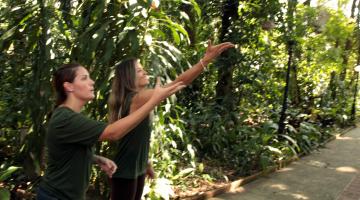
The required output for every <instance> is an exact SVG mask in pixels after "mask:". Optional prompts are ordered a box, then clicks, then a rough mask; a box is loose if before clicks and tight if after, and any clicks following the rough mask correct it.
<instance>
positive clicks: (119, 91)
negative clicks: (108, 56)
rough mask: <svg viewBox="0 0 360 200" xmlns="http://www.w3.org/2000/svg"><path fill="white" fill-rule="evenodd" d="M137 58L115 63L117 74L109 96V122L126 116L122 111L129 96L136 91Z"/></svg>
mask: <svg viewBox="0 0 360 200" xmlns="http://www.w3.org/2000/svg"><path fill="white" fill-rule="evenodd" d="M137 60H138V59H137V58H128V59H126V60H123V61H122V62H120V63H119V64H117V65H115V75H114V78H113V81H112V86H111V93H110V97H109V102H108V103H109V122H110V123H112V122H114V121H116V120H118V119H120V118H122V117H124V116H122V111H123V108H124V106H125V105H124V104H125V101H126V99H127V97H128V96H129V95H131V94H134V93H135V92H136V84H135V78H136V70H135V64H136V62H137Z"/></svg>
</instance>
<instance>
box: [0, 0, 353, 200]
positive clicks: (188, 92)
mask: <svg viewBox="0 0 360 200" xmlns="http://www.w3.org/2000/svg"><path fill="white" fill-rule="evenodd" d="M316 2H317V1H315V0H307V1H301V2H300V1H296V0H288V1H277V0H248V1H239V0H213V1H209V0H163V1H161V2H160V5H159V6H158V7H156V8H155V7H154V6H151V5H155V3H157V1H154V2H152V1H151V0H137V1H136V0H131V1H124V0H104V1H97V0H78V1H75V0H62V1H60V0H0V52H1V53H0V63H1V67H0V123H1V126H0V199H8V198H10V196H11V197H12V198H13V199H16V198H18V199H21V198H26V199H28V198H31V196H32V195H33V193H34V190H35V189H36V187H37V184H38V182H39V176H40V175H41V174H42V173H43V171H44V168H45V163H46V162H45V160H46V158H45V155H44V152H45V149H44V137H45V133H46V125H47V121H48V120H49V114H50V113H51V110H52V108H53V106H54V101H53V100H54V97H53V95H52V91H51V90H52V89H51V84H50V82H51V75H52V73H53V71H54V69H56V68H57V67H59V66H60V65H62V64H63V63H68V62H72V61H77V62H79V63H81V64H83V65H84V66H86V67H87V68H88V69H89V70H90V73H91V75H92V78H93V79H94V80H95V81H96V90H97V92H96V98H95V100H94V101H92V102H91V103H90V104H88V105H87V106H86V108H85V110H84V111H83V113H84V114H86V115H89V117H92V118H94V119H97V120H103V121H106V120H107V119H106V114H107V98H108V95H109V89H110V83H111V79H112V76H113V74H112V72H113V69H114V65H115V63H117V62H119V61H121V60H122V59H124V58H126V57H138V58H140V60H141V62H142V63H143V65H144V66H145V68H146V70H147V71H148V72H149V73H150V74H151V75H152V79H153V78H154V77H156V76H161V77H162V80H163V82H166V81H169V80H171V79H174V78H175V77H176V74H179V73H181V72H182V71H184V70H186V69H187V68H188V67H190V66H191V64H195V63H196V62H198V60H199V59H200V58H201V57H202V56H203V54H204V51H205V49H206V44H207V41H208V40H209V39H211V40H212V41H213V42H214V43H220V42H225V41H230V42H232V43H234V44H236V48H235V49H231V50H229V51H227V52H225V53H223V54H222V56H221V57H220V58H219V59H217V60H216V61H214V62H213V63H212V64H210V65H209V66H208V69H207V70H206V71H205V72H204V73H203V74H202V75H200V77H198V78H197V79H196V80H195V81H194V82H193V84H192V85H191V86H189V87H188V88H186V89H184V90H183V91H181V92H180V93H178V94H177V95H176V96H173V97H172V98H169V99H168V100H166V102H164V103H163V104H162V105H161V106H159V107H157V109H156V110H155V111H154V131H153V134H152V142H151V148H152V149H151V155H150V159H151V161H152V162H153V165H154V167H155V171H156V173H157V177H158V179H157V181H152V182H148V186H149V188H148V187H147V188H146V190H145V191H146V193H147V198H149V199H161V198H166V197H168V196H169V194H170V193H171V190H166V189H164V188H166V186H169V187H170V186H172V188H177V189H176V191H182V190H185V191H186V188H188V187H198V186H199V185H200V183H202V182H203V181H208V182H209V181H217V180H222V179H231V176H234V177H239V176H246V175H249V174H252V173H254V172H256V171H259V170H262V169H265V168H266V167H268V166H271V165H274V164H276V163H277V162H279V161H281V160H286V159H287V158H290V157H292V156H297V155H299V154H304V153H309V152H310V151H311V150H313V149H315V148H317V147H319V146H321V144H322V143H323V142H324V141H325V140H326V139H328V138H330V137H331V136H332V132H333V130H334V128H336V127H345V126H348V125H351V124H353V122H354V120H355V119H356V108H357V101H356V97H357V82H358V72H356V71H355V70H354V67H355V66H357V65H359V64H360V42H359V40H360V30H359V21H360V14H359V8H360V1H359V0H351V1H345V0H341V1H338V9H336V8H335V9H334V8H329V7H326V3H327V1H319V2H317V3H319V4H318V5H317V6H314V3H316ZM346 5H348V6H349V7H350V9H349V10H348V11H347V10H346V9H344V7H345V6H346ZM345 11H347V13H346V12H345ZM346 14H347V15H346ZM112 147H113V144H111V143H106V142H104V143H102V144H100V143H99V144H98V145H97V148H96V151H97V153H99V154H100V155H108V156H111V155H112V154H113V148H112ZM229 170H230V171H232V173H231V174H230V175H231V176H230V175H229V174H228V173H226V171H229ZM107 184H108V183H107V181H106V178H105V175H104V174H102V173H100V172H99V171H98V168H94V173H93V179H92V187H91V188H90V191H89V192H91V193H92V194H91V195H93V196H94V195H97V196H106V195H107V193H108V186H107ZM159 187H161V188H162V189H161V190H160V191H159V189H158V188H159Z"/></svg>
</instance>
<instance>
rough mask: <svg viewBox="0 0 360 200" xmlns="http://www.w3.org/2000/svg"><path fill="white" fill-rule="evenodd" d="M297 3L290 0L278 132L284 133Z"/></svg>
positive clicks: (294, 0) (295, 0)
mask: <svg viewBox="0 0 360 200" xmlns="http://www.w3.org/2000/svg"><path fill="white" fill-rule="evenodd" d="M296 5H297V0H289V1H288V13H287V16H288V21H287V23H288V30H287V32H288V36H287V38H288V41H287V49H288V64H287V70H286V83H285V88H284V97H283V104H282V109H281V112H280V119H279V128H278V133H279V134H283V133H284V131H285V119H286V110H287V107H288V104H287V102H288V94H289V88H290V86H289V84H290V73H291V68H292V65H293V50H294V45H295V41H294V40H293V32H294V31H293V29H294V13H295V9H296Z"/></svg>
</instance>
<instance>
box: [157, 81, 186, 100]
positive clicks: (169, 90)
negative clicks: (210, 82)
mask: <svg viewBox="0 0 360 200" xmlns="http://www.w3.org/2000/svg"><path fill="white" fill-rule="evenodd" d="M185 87H186V85H184V83H183V82H182V81H179V82H177V83H175V84H173V85H171V86H168V87H162V86H161V84H160V78H159V77H158V78H157V79H156V86H155V88H154V92H153V95H152V96H151V98H150V100H153V101H154V102H155V104H156V105H157V104H159V103H160V102H161V101H162V100H164V99H166V98H167V97H169V96H171V95H172V94H174V93H176V92H177V91H179V90H181V89H183V88H185Z"/></svg>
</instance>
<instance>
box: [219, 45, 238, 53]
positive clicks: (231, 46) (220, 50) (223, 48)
mask: <svg viewBox="0 0 360 200" xmlns="http://www.w3.org/2000/svg"><path fill="white" fill-rule="evenodd" d="M234 47H235V45H234V44H232V43H230V44H226V45H223V46H222V47H220V48H219V52H220V53H222V52H223V51H225V50H226V49H230V48H234Z"/></svg>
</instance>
